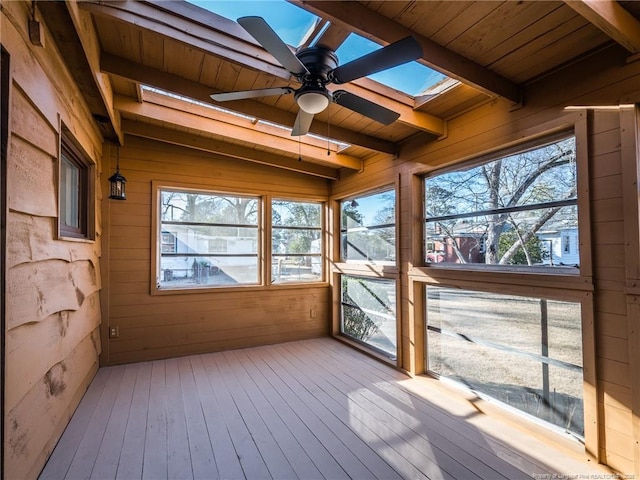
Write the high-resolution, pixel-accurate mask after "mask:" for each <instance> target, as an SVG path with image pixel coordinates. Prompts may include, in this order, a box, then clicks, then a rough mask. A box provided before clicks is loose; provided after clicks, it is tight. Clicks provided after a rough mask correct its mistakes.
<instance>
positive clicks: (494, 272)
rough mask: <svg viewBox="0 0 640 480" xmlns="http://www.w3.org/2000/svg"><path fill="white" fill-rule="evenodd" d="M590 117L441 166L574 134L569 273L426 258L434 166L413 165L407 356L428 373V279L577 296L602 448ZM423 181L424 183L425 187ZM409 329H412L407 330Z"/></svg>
mask: <svg viewBox="0 0 640 480" xmlns="http://www.w3.org/2000/svg"><path fill="white" fill-rule="evenodd" d="M589 124H590V119H589V115H588V113H587V112H586V111H577V112H568V113H567V115H564V116H562V117H559V118H555V119H553V120H552V121H550V122H548V123H545V124H543V125H540V126H538V127H536V128H535V129H532V130H530V131H528V132H527V136H526V137H515V136H512V137H507V138H506V139H505V140H504V141H503V143H502V144H494V145H492V146H491V147H490V148H489V149H487V150H485V152H478V153H477V154H476V155H473V156H471V155H469V156H466V157H464V158H460V159H459V161H458V162H457V163H455V159H454V160H451V159H449V161H448V162H447V165H448V166H447V167H444V168H442V169H439V170H438V171H439V172H445V171H449V170H453V169H457V168H459V166H460V164H462V163H463V162H467V161H468V163H467V165H473V163H474V162H475V163H476V164H479V163H482V162H483V161H489V160H491V159H494V158H497V157H499V156H502V155H504V154H506V153H508V152H515V151H518V150H523V149H526V148H527V147H529V146H535V145H536V144H540V143H544V142H546V141H548V140H549V139H551V138H554V137H555V138H562V137H563V136H566V135H568V134H573V135H574V137H575V145H576V166H577V172H576V174H577V191H578V234H579V238H580V272H579V273H577V274H575V273H573V274H570V273H568V271H567V270H565V269H561V268H558V269H556V268H554V269H550V268H548V267H542V270H540V269H532V268H530V267H525V269H521V268H504V267H502V268H501V267H500V266H498V268H493V269H487V268H484V267H483V266H482V265H480V268H478V266H477V265H469V264H462V265H461V264H457V265H456V264H430V265H427V264H426V262H425V260H424V251H423V250H422V248H424V247H422V246H423V245H424V244H425V242H424V228H423V227H424V218H423V217H424V211H425V207H424V205H422V204H421V202H424V182H423V179H424V177H425V175H428V174H431V173H433V172H434V171H435V170H434V169H429V168H428V167H426V166H423V167H419V168H416V169H414V170H412V171H411V174H412V180H411V181H412V182H413V185H415V186H416V188H415V190H414V191H413V194H414V197H413V198H414V199H415V200H416V201H415V202H414V206H413V207H412V208H413V209H412V211H411V214H412V218H413V219H414V220H413V222H412V224H413V227H414V229H415V232H416V235H414V239H413V245H414V249H413V252H414V257H413V262H414V263H413V265H410V266H409V269H408V272H407V274H408V280H409V286H408V287H409V288H408V294H409V297H410V301H411V302H412V304H413V306H414V309H413V311H412V312H411V313H412V315H413V318H412V325H413V327H412V328H411V332H409V333H408V334H409V335H410V337H411V338H412V344H411V346H410V348H409V352H408V354H407V356H406V357H405V359H404V360H405V361H407V362H410V363H413V364H414V365H415V367H416V368H415V373H416V374H425V373H426V358H425V355H426V350H425V348H426V341H427V339H426V324H427V319H426V317H425V311H426V306H425V302H426V298H425V297H426V295H425V289H424V287H425V285H426V286H428V285H430V284H432V285H436V286H445V287H452V288H462V289H469V290H481V291H486V292H489V293H510V294H514V295H522V296H531V295H532V294H534V293H535V295H537V296H540V297H545V298H549V299H557V300H567V301H576V302H580V303H581V309H582V352H583V369H584V371H583V377H584V383H583V385H584V394H583V395H584V396H583V399H584V415H585V418H584V425H585V434H584V439H585V445H586V446H587V448H589V449H590V450H591V451H598V442H599V436H598V377H597V375H596V371H597V369H596V349H595V338H596V337H595V327H594V325H595V322H594V317H595V306H594V293H593V292H594V284H593V278H592V272H593V261H592V253H591V244H592V233H591V204H590V195H589V191H590V190H589V178H590V173H589V163H590V162H589V148H590V147H589V143H590V142H589V139H590V126H589ZM419 185H422V187H419ZM405 334H407V332H405Z"/></svg>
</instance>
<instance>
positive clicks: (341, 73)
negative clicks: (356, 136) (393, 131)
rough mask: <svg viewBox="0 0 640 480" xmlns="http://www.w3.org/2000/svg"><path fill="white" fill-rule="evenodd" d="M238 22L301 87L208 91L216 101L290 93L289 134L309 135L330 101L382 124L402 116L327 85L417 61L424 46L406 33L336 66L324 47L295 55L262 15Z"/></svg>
mask: <svg viewBox="0 0 640 480" xmlns="http://www.w3.org/2000/svg"><path fill="white" fill-rule="evenodd" d="M238 23H239V24H240V25H241V26H242V27H243V28H244V29H245V30H246V31H247V32H248V33H249V34H250V35H251V36H252V37H253V38H255V39H256V40H257V41H258V43H260V45H262V46H263V47H264V48H265V50H267V51H268V52H269V53H270V54H271V55H273V57H274V58H275V59H276V60H278V62H280V64H281V65H282V66H283V67H284V68H286V69H287V70H289V72H290V73H291V74H292V75H293V76H294V77H295V78H296V79H297V80H298V81H299V82H300V83H301V84H302V86H301V87H300V88H297V89H296V88H292V87H274V88H261V89H257V90H243V91H237V92H224V93H216V94H213V95H211V98H212V99H214V100H216V101H218V102H226V101H230V100H243V99H247V98H257V97H266V96H270V95H284V94H289V93H293V94H294V98H295V100H296V103H297V104H298V107H300V110H299V111H298V115H297V117H296V121H295V124H294V126H293V130H292V132H291V135H293V136H299V135H305V134H306V133H308V132H309V128H310V127H311V122H312V121H313V116H314V115H315V114H317V113H320V112H322V111H324V110H325V109H326V108H327V107H328V106H329V104H330V103H331V102H335V103H337V104H338V105H341V106H343V107H346V108H348V109H350V110H353V111H354V112H357V113H359V114H361V115H364V116H366V117H369V118H371V119H373V120H375V121H377V122H380V123H382V124H384V125H388V124H390V123H393V122H395V121H396V120H397V119H398V117H399V116H400V114H398V113H396V112H394V111H393V110H389V109H388V108H385V107H383V106H381V105H378V104H377V103H374V102H371V101H369V100H366V99H364V98H362V97H359V96H357V95H354V94H352V93H350V92H347V91H346V90H335V91H333V92H330V91H329V90H327V85H328V84H330V83H333V84H336V85H340V84H343V83H347V82H350V81H352V80H355V79H357V78H361V77H365V76H367V75H371V74H373V73H377V72H380V71H382V70H386V69H388V68H392V67H395V66H397V65H402V64H403V63H406V62H410V61H412V60H416V59H417V58H420V57H421V56H422V47H421V46H420V44H419V43H418V41H417V40H416V39H415V38H413V37H406V38H404V39H402V40H398V41H397V42H395V43H392V44H389V45H387V46H386V47H383V48H381V49H379V50H376V51H374V52H372V53H369V54H368V55H364V56H362V57H360V58H356V59H355V60H352V61H351V62H348V63H346V64H344V65H340V66H338V57H337V56H336V54H335V52H334V51H333V50H331V49H329V48H325V47H322V46H313V47H308V48H304V49H302V50H300V51H299V52H297V53H295V54H294V53H293V52H292V51H291V50H290V49H289V47H288V46H287V44H286V43H284V41H282V39H281V38H280V37H279V36H278V35H277V34H276V32H275V31H273V29H272V28H271V27H270V26H269V24H268V23H267V22H266V21H265V20H264V19H263V18H262V17H253V16H251V17H241V18H239V19H238Z"/></svg>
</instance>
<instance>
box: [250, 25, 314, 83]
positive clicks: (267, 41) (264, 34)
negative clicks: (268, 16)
mask: <svg viewBox="0 0 640 480" xmlns="http://www.w3.org/2000/svg"><path fill="white" fill-rule="evenodd" d="M238 23H239V24H240V25H241V26H242V28H244V29H245V30H246V31H247V32H249V34H250V35H251V36H252V37H253V38H255V39H256V40H257V41H258V43H259V44H260V45H262V46H263V47H264V48H265V50H266V51H267V52H269V53H270V54H271V55H273V57H274V58H275V59H276V60H278V62H280V64H281V65H282V66H283V67H284V68H286V69H287V70H289V71H290V72H291V73H293V74H294V75H302V74H305V73H309V71H308V70H307V67H305V66H304V64H303V63H302V62H301V61H300V60H299V59H298V57H296V56H295V55H294V54H293V52H292V51H291V50H289V47H288V46H287V44H286V43H284V42H283V41H282V39H281V38H280V37H279V36H278V34H277V33H276V32H274V31H273V29H272V28H271V27H270V26H269V24H268V23H267V22H265V21H264V19H263V18H262V17H240V18H239V19H238Z"/></svg>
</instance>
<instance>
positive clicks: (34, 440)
mask: <svg viewBox="0 0 640 480" xmlns="http://www.w3.org/2000/svg"><path fill="white" fill-rule="evenodd" d="M98 343H99V339H98V335H97V331H94V332H93V333H92V334H91V335H88V336H87V337H85V338H84V339H83V340H82V342H81V343H80V344H78V346H77V347H76V348H75V349H74V350H73V352H71V354H70V355H69V356H68V357H67V358H65V360H64V361H63V362H60V363H57V364H56V365H54V366H53V367H51V368H50V369H49V370H47V372H46V373H45V375H44V376H43V378H42V381H41V382H38V383H37V384H36V385H34V386H33V387H32V388H31V389H30V390H29V392H28V393H27V395H26V396H25V397H24V398H23V399H22V401H21V402H20V403H18V404H17V405H15V406H14V407H13V408H12V409H11V410H9V411H7V412H6V416H7V425H8V430H9V431H8V437H9V438H8V443H7V452H6V457H5V461H6V465H5V469H6V470H5V471H6V472H8V477H9V478H37V476H38V474H39V473H40V470H41V469H42V467H43V466H44V463H45V462H46V460H47V458H48V456H49V454H50V452H51V451H52V450H53V447H54V446H55V444H56V442H57V440H58V438H59V436H60V435H62V432H63V430H64V428H65V427H66V425H67V423H68V422H69V419H70V418H71V415H72V414H73V411H74V410H75V407H76V405H77V404H78V403H79V402H80V399H81V398H82V395H83V394H84V392H85V391H86V389H87V387H88V386H89V383H90V382H91V379H92V378H93V376H94V375H95V373H96V370H97V368H98V363H97V357H98V352H97V350H96V346H97V344H98Z"/></svg>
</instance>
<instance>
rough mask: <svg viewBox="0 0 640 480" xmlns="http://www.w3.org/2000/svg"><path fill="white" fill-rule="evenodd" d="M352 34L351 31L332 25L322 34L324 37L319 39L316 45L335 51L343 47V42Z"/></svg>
mask: <svg viewBox="0 0 640 480" xmlns="http://www.w3.org/2000/svg"><path fill="white" fill-rule="evenodd" d="M350 33H351V32H350V31H349V30H347V29H345V28H342V27H339V26H338V25H335V24H333V23H332V24H331V25H329V27H327V29H326V30H325V31H324V32H322V35H321V36H320V37H318V41H317V42H316V45H322V46H323V47H327V48H330V49H331V50H334V51H335V50H337V49H338V47H339V46H340V45H342V42H344V41H345V40H346V38H347V37H348V36H349V34H350Z"/></svg>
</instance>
